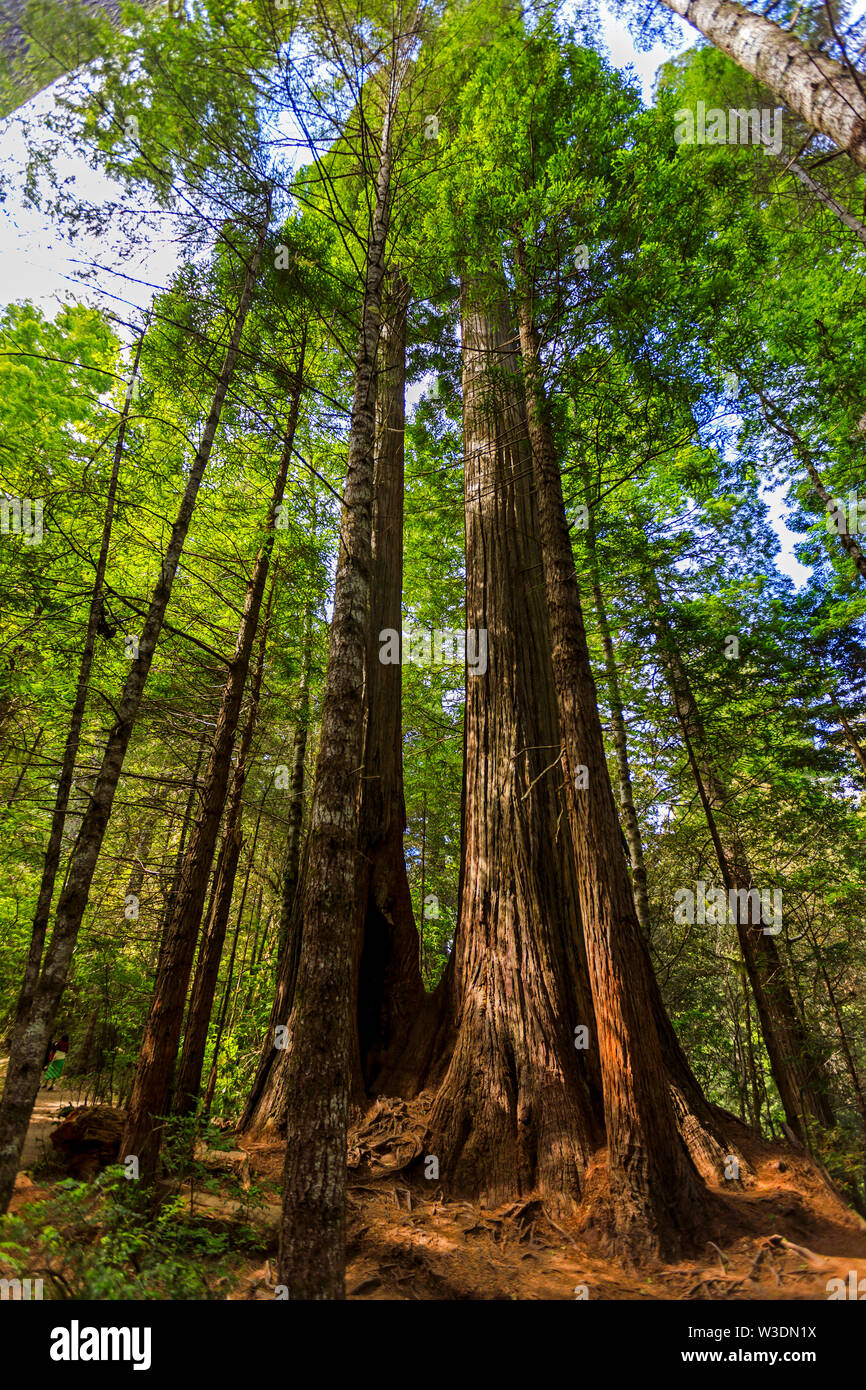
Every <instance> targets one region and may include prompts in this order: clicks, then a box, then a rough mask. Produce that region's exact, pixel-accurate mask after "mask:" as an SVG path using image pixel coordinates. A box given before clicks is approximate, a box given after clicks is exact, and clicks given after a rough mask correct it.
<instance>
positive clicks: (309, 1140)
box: [278, 55, 408, 1299]
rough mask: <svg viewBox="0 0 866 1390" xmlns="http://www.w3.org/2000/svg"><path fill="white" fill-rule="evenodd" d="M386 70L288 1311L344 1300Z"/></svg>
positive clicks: (284, 1231) (307, 921)
mask: <svg viewBox="0 0 866 1390" xmlns="http://www.w3.org/2000/svg"><path fill="white" fill-rule="evenodd" d="M398 61H399V64H400V67H401V68H402V73H398V72H397V71H396V70H392V73H391V80H390V82H389V91H388V95H387V107H386V110H385V115H384V121H383V128H382V137H381V141H380V144H379V154H378V166H377V171H376V180H375V191H374V196H373V199H372V216H371V222H370V231H369V237H368V243H367V257H366V266H365V275H364V297H363V305H362V310H361V323H360V329H359V336H358V348H357V359H356V363H355V380H354V393H353V399H352V412H351V420H350V426H349V458H348V466H347V471H346V481H345V487H344V493H343V497H344V505H343V512H342V519H341V526H340V553H339V559H338V562H337V574H336V581H335V586H334V608H333V618H332V622H331V633H330V645H329V649H328V665H327V672H326V676H325V688H324V692H323V698H322V718H321V736H320V744H319V756H318V760H317V765H316V777H315V783H314V788H313V799H312V809H311V814H310V832H309V851H308V852H309V860H308V867H307V873H306V876H305V880H304V883H303V891H302V902H301V906H300V919H299V923H300V925H299V929H300V933H301V940H302V941H303V952H302V956H301V961H300V968H299V971H298V979H297V985H296V988H295V996H294V1006H293V1010H292V1018H291V1023H290V1036H289V1040H288V1041H289V1047H288V1049H287V1050H288V1057H287V1061H286V1067H285V1078H286V1087H287V1092H288V1094H289V1095H290V1096H291V1098H292V1107H291V1114H290V1116H289V1134H288V1140H289V1142H288V1145H287V1149H286V1162H285V1168H284V1171H283V1211H282V1220H281V1225H280V1247H279V1262H278V1268H279V1281H280V1282H281V1283H282V1284H284V1285H285V1286H286V1287H287V1289H288V1291H289V1296H290V1297H291V1298H293V1299H296V1298H297V1299H304V1298H309V1299H342V1298H344V1297H345V1267H346V1145H347V1127H348V1113H349V1068H350V1051H351V1048H350V1038H351V1036H352V995H353V965H354V960H355V951H356V941H355V938H356V932H355V925H356V920H357V912H356V903H355V891H356V887H357V861H356V853H357V839H358V778H359V772H360V767H361V759H362V753H363V742H362V739H363V716H364V664H365V656H366V649H367V618H368V601H369V591H370V564H371V509H372V500H373V455H374V447H375V434H376V355H377V350H378V340H379V324H380V316H381V300H382V282H383V278H384V272H385V243H386V239H387V235H388V223H389V204H390V194H391V121H392V119H393V116H394V112H395V107H396V101H397V97H398V95H399V92H400V88H401V86H402V77H403V75H404V74H405V69H406V66H407V61H408V60H407V59H406V57H405V55H399V57H398Z"/></svg>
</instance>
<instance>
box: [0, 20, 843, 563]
mask: <svg viewBox="0 0 866 1390" xmlns="http://www.w3.org/2000/svg"><path fill="white" fill-rule="evenodd" d="M864 3H866V0H864ZM600 12H601V24H600V36H599V37H600V44H599V47H601V48H602V49H603V50H606V52H607V56H608V57H609V58H610V60H611V62H612V63H613V65H614V67H617V68H619V69H621V70H628V69H630V70H631V73H632V75H633V76H634V78H635V80H636V81H637V82H638V84H639V86H640V89H641V91H642V93H643V97H644V101H645V102H646V103H647V104H649V103H650V102H651V99H652V88H653V84H654V81H655V75H656V72H657V70H658V68H659V67H660V66H661V64H662V63H663V62H665V61H666V60H667V59H668V58H670V57H671V56H673V55H674V54H676V53H680V52H682V51H683V50H685V49H686V48H689V47H690V46H691V45H692V44H693V43H694V42H695V40H696V39H697V37H698V35H697V32H696V31H695V30H694V29H693V28H692V27H691V26H690V25H688V24H686V22H685V21H684V20H681V19H678V18H676V19H675V21H674V22H675V25H676V28H677V30H678V33H679V38H678V39H676V40H672V41H671V42H669V43H665V44H656V45H655V46H654V47H653V48H652V49H651V50H650V51H649V52H648V53H641V52H638V51H637V49H636V48H635V46H634V43H633V41H632V39H631V36H630V35H629V33H628V30H627V28H626V26H625V24H624V23H623V21H622V19H621V18H620V17H618V16H617V14H616V13H615V12H614V10H613V9H612V8H611V7H610V5H608V4H605V3H602V4H601V11H600ZM53 92H54V89H53V88H49V89H48V90H47V91H45V92H42V93H40V94H39V95H38V96H37V97H34V98H33V99H32V101H30V102H29V103H28V104H27V108H26V111H27V115H28V116H29V117H30V118H31V120H33V121H35V123H36V126H37V127H38V124H39V122H40V121H43V120H44V119H45V117H46V115H47V114H48V113H49V112H50V111H51V108H52V105H53V102H54V95H53ZM24 156H25V140H24V134H23V131H22V129H21V126H20V124H19V123H18V122H17V121H16V120H15V119H14V118H12V119H10V120H8V121H6V122H0V167H2V169H3V171H4V174H5V175H6V177H7V179H8V181H9V182H8V186H7V196H6V200H5V203H4V204H3V205H2V207H0V305H2V304H7V303H11V302H16V301H20V300H31V301H32V302H33V303H34V304H37V305H39V306H40V308H42V309H43V311H44V312H45V313H47V314H53V313H55V312H56V310H57V308H58V307H59V305H60V304H61V303H62V302H63V301H64V300H66V299H69V298H75V299H86V300H87V301H88V302H101V304H102V307H104V308H106V309H108V310H109V311H112V312H115V313H117V314H118V315H119V316H120V317H121V318H123V319H129V318H134V317H135V315H134V307H135V306H137V307H138V308H139V309H144V308H145V307H147V305H148V304H149V303H150V301H151V298H152V296H153V293H154V291H155V290H158V289H161V288H163V287H164V286H165V285H166V284H167V283H168V281H169V279H170V277H171V275H172V273H173V271H174V270H175V268H176V266H177V257H176V254H175V249H174V247H173V246H172V244H171V242H170V241H169V240H168V239H167V238H164V237H160V236H159V235H155V236H154V237H153V239H152V240H151V241H150V244H149V245H148V247H147V250H146V251H144V252H142V253H140V254H138V255H134V256H132V257H131V258H129V259H124V261H123V265H122V276H123V278H121V276H120V274H118V275H117V276H115V275H113V274H112V268H115V269H117V270H118V272H119V271H120V265H121V261H120V256H119V252H118V250H117V248H116V247H113V246H112V239H111V235H110V232H109V233H108V235H105V236H102V237H97V236H81V237H80V238H79V240H78V241H77V242H76V244H75V246H71V245H70V244H69V242H68V240H67V239H66V238H65V237H64V235H63V229H62V227H61V226H59V225H58V224H57V223H55V222H53V221H52V220H51V218H50V217H48V216H46V215H45V214H44V213H41V212H38V211H36V210H35V209H33V208H30V207H27V206H26V204H25V202H24V199H23V197H22V196H21V192H20V187H21V182H22V181H23V180H22V181H19V182H18V184H17V185H16V177H17V171H18V170H22V169H23V161H24ZM62 173H63V174H64V175H65V176H66V177H67V178H68V180H69V181H70V186H71V187H72V188H75V189H78V190H80V191H81V194H82V196H83V197H85V198H86V199H87V200H88V201H91V202H94V201H100V200H105V199H107V198H108V197H109V196H110V194H111V189H112V186H111V185H110V183H109V182H108V180H106V179H105V178H104V177H102V176H101V175H100V174H98V173H96V172H95V171H93V170H92V169H90V168H89V167H88V166H87V164H86V163H85V162H84V160H82V159H79V158H71V157H70V158H68V159H67V160H66V161H65V163H64V164H63V166H62ZM90 262H98V263H100V264H101V265H103V266H105V267H107V269H106V270H104V271H103V272H101V274H100V277H99V282H100V286H101V287H102V289H103V290H107V291H108V292H109V294H108V296H105V297H102V298H101V300H97V296H96V291H95V289H93V288H90V287H88V288H86V289H83V288H82V286H81V283H80V282H79V281H77V280H76V275H77V273H78V272H79V270H80V269H81V267H82V266H83V265H87V264H88V263H90ZM136 282H139V283H136ZM112 294H114V295H117V296H118V298H117V299H112V298H111V297H110V296H111V295H112ZM122 336H127V337H129V338H130V340H131V338H132V332H131V331H130V332H129V333H127V334H126V335H122ZM421 390H423V383H422V384H419V386H418V388H417V389H416V390H414V391H413V392H412V393H411V396H410V401H409V404H410V405H414V402H415V400H416V399H417V397H418V396H419V395H420V394H421ZM784 492H785V488H784V487H782V488H776V489H774V490H772V491H770V490H765V491H764V494H763V495H764V498H765V500H766V501H767V504H768V506H769V508H770V518H771V522H772V525H773V529H774V531H775V533H776V535H777V537H778V539H779V542H780V545H781V554H780V555H779V557H778V560H777V563H778V565H779V568H780V569H781V570H782V572H783V573H784V574H787V575H788V576H789V577H790V578H791V579H792V580H793V582H794V583H795V584H796V585H797V587H800V586H801V585H802V584H803V583H804V581H805V580H806V578H807V577H808V573H809V572H808V570H807V569H805V568H804V567H803V566H802V565H800V564H799V562H798V561H797V560H796V559H795V558H794V554H793V549H794V545H795V544H796V540H797V538H796V537H795V536H794V535H792V533H791V532H789V531H788V530H787V528H786V526H785V524H784V517H785V512H786V509H785V505H784V501H783V497H784Z"/></svg>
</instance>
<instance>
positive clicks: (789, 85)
mask: <svg viewBox="0 0 866 1390" xmlns="http://www.w3.org/2000/svg"><path fill="white" fill-rule="evenodd" d="M663 3H664V4H665V5H667V7H668V9H669V10H673V12H674V14H678V15H681V16H682V18H683V19H687V20H688V22H689V24H693V25H694V27H695V28H696V29H697V30H698V32H699V33H701V34H703V36H704V38H705V39H708V40H709V42H710V43H711V44H713V46H714V47H715V48H718V49H719V50H720V52H722V53H726V54H727V56H728V57H729V58H733V60H734V62H735V63H737V64H738V66H739V67H741V68H743V70H744V71H745V72H749V73H751V74H752V76H753V77H756V78H757V79H758V81H759V82H762V83H763V84H764V86H765V87H769V88H770V91H771V92H774V93H775V94H776V96H777V97H778V98H779V100H780V101H783V102H784V103H785V105H786V106H789V107H790V108H791V110H792V111H796V112H797V114H798V115H799V116H802V117H803V120H804V121H805V122H806V123H807V125H810V126H812V128H813V129H814V130H820V131H821V132H822V134H824V135H828V136H829V137H830V139H831V140H832V141H833V142H834V144H836V145H838V146H839V149H840V150H844V151H845V153H846V154H848V155H849V156H850V157H851V159H852V160H853V161H854V163H855V164H857V165H859V167H860V168H861V169H866V101H864V98H863V93H862V92H861V90H860V85H859V84H858V82H857V81H856V80H855V78H854V77H853V76H852V74H851V73H850V72H849V71H848V70H847V69H846V68H844V67H843V66H842V64H841V63H838V62H837V61H836V60H835V58H829V57H827V56H826V54H823V53H819V52H818V51H817V50H815V49H811V48H807V46H806V45H805V44H804V43H803V41H802V40H801V39H798V38H797V36H796V35H795V34H789V33H786V32H785V30H784V29H780V28H779V26H778V24H774V23H773V21H772V20H771V19H767V18H765V16H764V15H761V14H755V13H754V12H753V11H752V10H747V9H746V8H745V6H744V5H740V4H738V3H737V0H663Z"/></svg>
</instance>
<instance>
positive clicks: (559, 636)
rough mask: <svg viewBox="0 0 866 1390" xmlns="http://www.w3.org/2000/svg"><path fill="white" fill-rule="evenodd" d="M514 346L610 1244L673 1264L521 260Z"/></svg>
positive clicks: (665, 1139)
mask: <svg viewBox="0 0 866 1390" xmlns="http://www.w3.org/2000/svg"><path fill="white" fill-rule="evenodd" d="M518 262H519V264H520V269H521V276H520V279H521V281H522V282H523V285H522V287H521V290H520V293H519V298H518V317H519V322H520V344H521V349H522V353H523V363H524V369H525V372H526V384H527V403H526V408H527V416H528V423H529V436H530V441H531V446H532V459H533V468H534V476H535V485H536V491H537V495H538V513H539V522H540V534H541V544H542V554H543V560H544V577H545V588H546V593H547V608H548V616H549V621H550V635H551V639H552V644H553V669H554V675H555V680H556V693H557V701H558V706H559V715H560V720H561V723H562V737H563V745H564V749H563V769H564V771H565V781H566V798H567V801H568V808H569V817H570V821H571V825H572V833H573V837H574V844H575V852H576V856H577V868H578V891H579V895H580V908H581V916H582V918H583V929H584V937H585V940H586V952H587V958H588V962H589V975H590V981H591V984H592V994H593V1002H594V1005H595V1018H596V1026H597V1029H598V1046H599V1057H600V1064H601V1075H602V1085H603V1089H604V1113H605V1128H606V1132H607V1151H608V1171H609V1181H610V1193H611V1199H612V1204H613V1218H614V1226H615V1231H616V1245H617V1248H618V1249H619V1251H620V1253H621V1254H622V1255H624V1256H626V1257H628V1258H636V1257H641V1256H645V1255H647V1254H650V1255H663V1256H665V1257H667V1258H676V1257H677V1256H678V1255H679V1254H680V1253H681V1252H682V1251H684V1250H689V1249H693V1248H694V1246H695V1242H696V1241H698V1240H700V1239H701V1236H702V1234H703V1231H704V1228H705V1194H704V1189H703V1186H702V1184H701V1181H700V1179H699V1177H698V1174H697V1172H696V1170H695V1168H694V1166H693V1164H692V1162H691V1159H690V1157H689V1154H688V1150H687V1148H686V1147H685V1145H684V1144H683V1141H682V1137H681V1135H680V1133H679V1129H678V1125H677V1120H676V1115H675V1113H674V1107H673V1104H672V1101H671V1095H670V1090H669V1087H668V1079H667V1075H666V1071H665V1066H664V1060H663V1055H662V1048H661V1043H660V1041H659V1036H658V1033H657V1030H656V1026H655V1020H654V1013H653V997H652V991H651V987H650V985H649V979H648V977H649V974H650V968H649V962H648V959H647V947H646V944H645V941H644V938H643V936H642V934H641V929H640V925H639V923H638V919H637V913H636V911H635V904H634V898H633V895H632V891H631V884H630V882H629V877H628V872H627V869H626V865H625V861H624V859H623V854H622V848H621V843H620V839H621V832H620V825H619V820H618V818H617V814H616V807H615V805H614V799H613V790H612V788H611V785H610V778H609V776H608V770H607V760H606V757H605V750H604V740H603V737H602V730H601V720H600V718H599V714H598V704H597V699H596V690H595V682H594V680H593V676H592V669H591V666H590V660H589V651H588V648H587V643H586V634H585V631H584V623H583V613H582V608H581V599H580V591H579V588H578V583H577V573H576V570H575V565H574V555H573V552H572V548H571V537H570V535H569V530H568V521H567V519H566V514H565V505H564V502H563V497H562V482H561V478H560V473H559V466H558V462H557V459H556V453H555V445H554V442H553V433H552V429H551V426H550V422H549V419H548V415H547V402H546V397H545V391H544V382H543V377H542V364H541V358H540V350H539V343H538V336H537V332H536V329H535V323H534V310H533V307H532V296H531V289H530V287H529V283H528V279H527V275H526V258H525V255H524V253H523V251H522V247H520V246H518Z"/></svg>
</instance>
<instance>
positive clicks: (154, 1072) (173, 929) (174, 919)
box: [121, 360, 303, 1183]
mask: <svg viewBox="0 0 866 1390" xmlns="http://www.w3.org/2000/svg"><path fill="white" fill-rule="evenodd" d="M302 371H303V360H302V361H301V364H300V367H299V371H298V377H297V381H296V383H295V387H294V392H293V396H292V401H291V405H290V409H289V418H288V421H287V424H286V433H285V438H284V441H283V448H282V452H281V456H280V463H279V468H278V471H277V479H276V482H275V484H274V492H273V497H272V499H271V504H270V510H269V513H268V518H267V531H266V535H265V538H264V540H263V542H262V544H261V547H260V549H259V553H258V555H257V557H256V561H255V565H254V566H253V573H252V577H251V578H250V581H249V584H248V585H247V592H246V598H245V601H244V608H243V614H242V616H241V622H240V626H239V628H238V634H237V640H236V643H235V651H234V655H233V657H232V661H231V664H230V669H229V676H228V679H227V680H226V683H225V685H224V686H223V691H222V697H221V700H220V709H219V714H218V716H217V724H216V731H215V733H214V739H213V744H212V745H211V750H210V756H209V759H208V764H207V769H206V771H205V775H204V778H203V781H202V786H201V792H200V800H201V809H200V811H199V814H198V816H197V818H196V821H195V825H194V826H193V830H192V834H191V835H190V839H189V845H188V847H187V850H186V854H185V856H184V862H183V867H182V870H181V875H180V882H179V884H178V887H177V892H176V894H175V896H174V900H173V902H172V907H171V912H170V915H169V919H168V922H167V924H166V928H165V932H164V935H163V943H162V949H161V952H160V958H159V964H158V966H157V972H156V981H155V983H154V987H153V998H152V1000H151V1005H150V1012H149V1014H148V1018H147V1022H146V1024H145V1029H144V1036H143V1038H142V1042H141V1050H140V1052H139V1057H138V1066H137V1068H136V1073H135V1081H134V1084H133V1088H132V1097H131V1099H130V1103H129V1111H128V1114H127V1119H126V1129H125V1131H124V1135H123V1140H122V1144H121V1154H122V1156H124V1157H129V1156H134V1157H136V1158H137V1159H138V1172H139V1178H140V1180H141V1181H142V1182H145V1183H147V1182H150V1181H152V1180H153V1177H154V1176H155V1173H156V1166H157V1161H158V1157H159V1150H160V1143H161V1133H162V1117H164V1116H165V1115H166V1114H167V1113H168V1110H169V1101H170V1096H171V1084H172V1073H173V1069H174V1065H175V1061H176V1058H177V1050H178V1045H179V1043H180V1035H181V1029H182V1026H183V1011H184V1004H185V1002H186V995H187V988H188V985H189V977H190V971H191V970H192V963H193V957H194V955H195V948H196V942H197V940H198V935H199V927H200V924H201V918H202V912H203V910H204V904H205V897H206V894H207V886H208V881H209V879H210V873H211V864H212V862H213V855H214V849H215V847H216V841H217V835H218V833H219V826H220V821H221V820H222V815H223V811H224V809H225V803H226V794H227V791H228V779H229V770H230V767H231V759H232V752H233V750H234V744H235V736H236V734H237V728H238V722H239V719H240V712H241V705H242V702H243V695H244V689H245V687H246V683H247V675H248V673H249V665H250V657H251V654H252V649H253V643H254V641H255V636H256V631H257V629H258V623H259V614H260V612H261V605H262V599H263V597H264V592H265V585H266V583H267V577H268V571H269V569H270V559H271V551H272V549H273V544H274V536H275V528H276V524H277V517H278V515H279V508H280V506H281V505H282V500H283V492H284V490H285V485H286V477H287V474H288V470H289V463H290V461H291V457H292V452H293V449H294V439H295V428H296V426H297V421H298V411H299V407H300V398H301V373H302Z"/></svg>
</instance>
